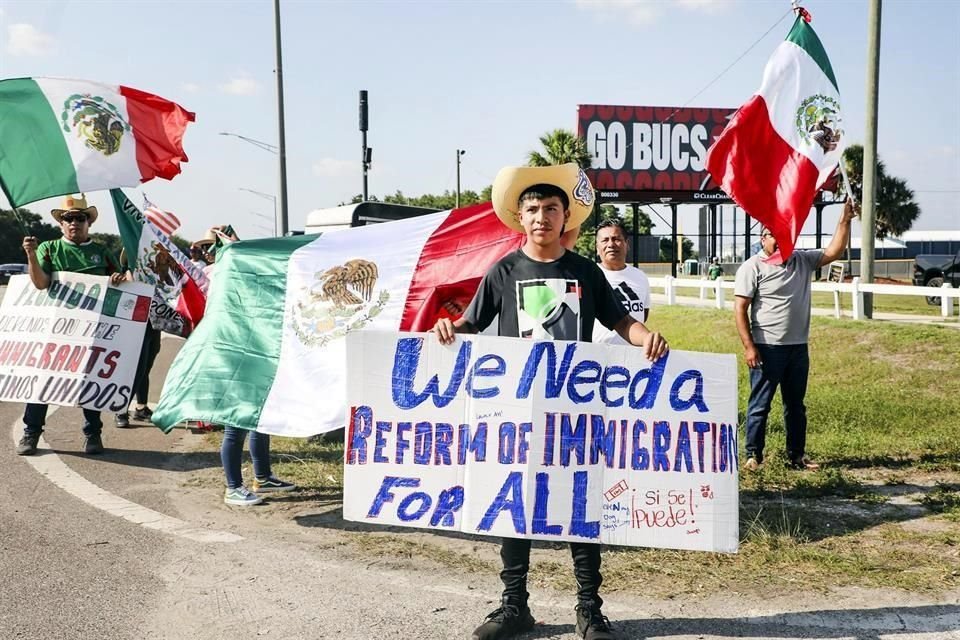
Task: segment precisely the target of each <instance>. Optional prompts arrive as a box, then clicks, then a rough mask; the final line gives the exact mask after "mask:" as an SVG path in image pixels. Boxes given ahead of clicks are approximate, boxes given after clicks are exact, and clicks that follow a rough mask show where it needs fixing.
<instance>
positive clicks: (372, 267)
mask: <svg viewBox="0 0 960 640" xmlns="http://www.w3.org/2000/svg"><path fill="white" fill-rule="evenodd" d="M522 242H523V236H522V235H520V234H518V233H515V232H513V231H511V230H509V229H508V228H507V227H505V226H504V225H503V224H502V223H501V222H500V220H499V219H498V218H497V216H496V214H495V213H494V211H493V208H492V207H491V206H490V204H489V203H487V204H481V205H476V206H473V207H468V208H466V209H454V210H452V211H443V212H440V213H434V214H429V215H425V216H420V217H417V218H411V219H408V220H401V221H396V222H387V223H382V224H375V225H369V226H365V227H358V228H355V229H344V230H340V231H333V232H326V233H324V234H322V235H320V236H295V237H290V238H271V239H265V240H247V241H242V242H236V243H233V244H230V245H228V246H226V247H225V248H223V249H221V250H220V251H218V256H217V263H216V267H215V268H214V272H213V277H212V279H211V283H210V290H209V294H208V297H207V308H206V312H205V314H204V319H203V322H201V323H200V324H199V326H198V327H197V329H196V331H195V332H194V334H193V335H192V336H191V337H190V339H189V340H187V342H186V344H185V345H184V346H183V348H182V349H181V350H180V353H179V354H178V355H177V357H176V359H175V360H174V362H173V364H172V366H171V367H170V370H169V372H168V374H167V379H166V384H165V385H164V388H163V393H162V395H161V397H160V404H159V405H158V407H157V409H156V411H155V412H154V414H153V422H154V423H155V424H157V425H158V426H160V427H161V428H162V429H163V430H165V431H169V430H170V429H172V428H173V427H174V425H176V424H177V423H179V422H182V421H185V420H202V421H204V422H212V423H217V424H223V425H230V426H234V427H241V428H244V429H256V430H257V431H262V432H265V433H272V434H279V435H289V436H309V435H313V434H316V433H323V432H325V431H330V430H333V429H336V428H338V427H342V426H343V425H344V423H345V421H346V416H345V410H346V361H345V358H346V355H345V354H346V351H345V346H344V337H345V336H346V335H347V334H348V333H350V332H352V331H360V330H363V329H368V328H370V329H384V330H392V331H426V330H429V329H430V328H432V327H433V324H434V323H435V322H436V319H437V318H438V317H439V316H441V315H447V316H451V317H452V316H458V315H459V314H460V313H461V312H462V311H463V309H464V308H466V305H467V304H468V303H469V302H470V300H471V298H472V297H473V294H474V293H475V292H476V289H477V286H478V285H479V284H480V279H481V278H482V277H483V275H484V274H485V273H486V271H487V269H488V268H489V267H490V265H492V264H493V263H494V262H496V261H497V260H498V259H500V258H501V257H502V256H504V255H506V254H507V253H509V252H510V251H513V250H515V249H517V248H519V246H520V245H521V244H522ZM385 366H389V363H385Z"/></svg>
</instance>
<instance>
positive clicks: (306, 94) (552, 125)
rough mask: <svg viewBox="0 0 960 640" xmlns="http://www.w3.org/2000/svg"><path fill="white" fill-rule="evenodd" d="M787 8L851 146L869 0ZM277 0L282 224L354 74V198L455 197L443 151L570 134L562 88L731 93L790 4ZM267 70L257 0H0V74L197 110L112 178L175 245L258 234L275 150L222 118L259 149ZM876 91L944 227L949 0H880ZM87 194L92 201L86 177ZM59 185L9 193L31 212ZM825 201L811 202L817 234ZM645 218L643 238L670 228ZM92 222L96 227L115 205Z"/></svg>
mask: <svg viewBox="0 0 960 640" xmlns="http://www.w3.org/2000/svg"><path fill="white" fill-rule="evenodd" d="M802 4H803V5H804V6H805V7H806V8H807V9H808V10H809V11H810V12H811V13H812V14H813V23H812V26H813V27H814V29H815V30H816V31H817V33H818V34H819V36H820V39H821V40H822V41H823V44H824V47H825V48H826V50H827V52H828V54H829V56H830V59H831V63H832V65H833V69H834V72H835V74H836V77H837V81H838V84H839V87H840V95H841V98H842V104H843V111H844V122H845V126H846V131H847V133H848V134H849V138H848V139H849V141H850V142H861V143H862V142H863V139H864V119H865V111H866V97H865V84H866V52H867V10H868V3H867V1H866V0H829V1H828V0H809V1H806V2H803V3H802ZM280 6H281V25H282V41H283V83H284V101H285V116H286V118H285V123H286V147H287V194H288V195H287V197H288V209H289V226H290V228H291V229H302V228H303V226H304V222H305V220H306V216H307V213H308V212H309V211H311V210H312V209H316V208H322V207H330V206H336V205H338V204H340V203H342V202H344V201H348V200H349V199H350V198H351V197H353V196H354V195H356V194H359V193H360V192H361V190H362V178H361V168H360V156H361V134H360V132H359V130H358V92H359V91H360V90H361V89H365V90H367V91H368V92H369V104H370V124H369V132H368V144H369V146H370V147H372V148H373V165H372V169H371V172H370V174H369V192H370V194H371V195H377V196H383V195H386V194H392V193H394V192H396V191H398V190H400V191H402V192H403V193H404V194H406V195H420V194H423V193H440V192H443V191H444V190H449V191H454V190H455V189H456V170H457V165H456V150H457V149H463V150H465V151H466V153H465V154H464V155H463V156H462V157H461V166H460V171H461V188H462V189H464V190H466V189H473V190H475V191H479V190H481V189H483V188H484V187H485V186H486V185H488V184H490V183H491V182H492V181H493V177H494V176H495V175H496V173H497V171H498V170H499V169H500V168H501V167H503V166H506V165H517V164H523V163H524V162H525V159H526V155H527V153H528V152H529V151H530V150H533V149H537V148H539V143H538V138H539V137H540V136H541V135H543V134H544V133H545V132H547V131H550V130H552V129H556V128H566V129H570V130H574V131H575V130H576V126H577V120H576V116H577V105H578V104H612V105H649V106H692V107H737V106H739V105H740V104H742V103H743V102H745V101H746V100H747V99H748V98H749V97H750V96H751V95H752V94H753V93H754V92H755V91H756V90H757V89H758V88H759V86H760V81H761V77H762V72H763V68H764V65H765V64H766V61H767V59H768V58H769V56H770V55H771V53H772V52H773V50H774V49H775V48H776V46H777V45H778V44H779V42H780V41H782V40H783V39H784V38H785V37H786V34H787V32H788V31H789V29H790V26H791V23H792V20H793V16H792V14H790V13H789V9H790V4H789V2H788V1H787V0H776V1H772V0H771V1H767V0H729V1H722V0H662V1H644V0H622V1H615V0H597V1H588V0H571V1H557V2H549V1H534V0H528V1H513V2H507V1H503V2H496V1H482V2H481V1H470V0H461V1H454V0H448V1H434V2H422V1H416V0H406V1H396V2H372V1H364V0H354V1H351V2H320V1H314V0H300V1H297V2H294V1H291V0H281V3H280ZM778 21H779V22H778ZM768 30H769V33H767V34H766V35H765V36H764V34H765V33H766V32H767V31H768ZM741 56H742V57H741ZM731 65H732V66H731ZM728 67H729V70H727V69H728ZM275 68H276V63H275V54H274V19H273V2H271V1H270V0H253V1H247V2H237V1H209V0H189V1H187V0H179V1H177V0H165V1H163V2H154V1H153V0H123V1H112V0H97V1H93V0H60V1H50V2H44V1H42V0H0V78H16V77H29V76H53V77H70V78H82V79H89V80H95V81H99V82H106V83H110V84H124V85H128V86H132V87H136V88H138V89H141V90H144V91H148V92H151V93H155V94H157V95H160V96H163V97H165V98H167V99H170V100H173V101H175V102H177V103H179V104H181V105H182V106H183V107H185V108H186V109H188V110H190V111H193V112H195V113H196V115H197V120H196V122H195V123H193V124H191V125H190V127H189V128H188V130H187V133H186V136H185V138H184V147H185V149H186V152H187V155H188V156H189V162H188V163H186V164H184V165H183V173H182V174H181V175H179V176H177V177H176V178H174V179H173V180H172V181H165V180H161V179H156V180H153V181H150V182H148V183H145V184H144V185H141V187H140V188H139V189H137V188H131V189H127V190H126V191H127V193H128V195H130V196H131V199H132V200H133V201H134V202H135V203H136V204H138V205H139V204H140V203H141V202H142V195H141V193H146V194H147V195H148V196H149V198H150V199H151V200H152V201H153V202H154V203H156V204H157V205H158V206H160V207H161V208H164V209H167V210H170V211H173V212H174V213H176V214H177V215H178V216H179V218H180V220H181V221H182V223H183V227H182V230H181V232H180V233H181V235H183V236H185V237H187V238H189V239H197V238H200V237H202V236H203V233H204V230H205V229H207V228H208V227H210V226H211V225H214V224H223V223H231V224H233V226H234V227H235V228H236V230H237V231H238V233H239V234H240V236H241V237H247V238H250V237H263V236H268V235H272V233H273V220H272V218H273V212H274V208H273V207H274V203H273V200H272V198H271V196H274V195H275V194H277V193H278V191H279V186H278V185H279V171H278V160H277V156H276V155H274V154H271V153H269V152H267V151H264V150H262V149H260V148H258V147H257V146H255V145H252V144H249V143H247V142H244V141H243V140H241V139H238V138H236V137H232V136H223V135H220V133H221V132H228V133H235V134H239V135H242V136H246V137H248V138H252V139H256V140H261V141H264V142H267V143H270V144H277V140H278V127H277V116H276V113H277V110H276V80H275V75H274V70H275ZM725 70H726V71H725ZM879 95H880V102H879V116H878V118H879V133H878V148H879V153H880V157H881V159H882V160H883V161H884V163H885V164H886V167H887V170H888V172H889V173H890V174H892V175H895V176H898V177H901V178H904V179H906V180H907V182H908V184H909V186H910V187H911V188H913V189H914V190H915V192H916V199H917V201H918V203H919V204H920V206H921V210H922V213H921V216H920V218H919V219H918V220H917V222H916V223H915V224H914V229H953V230H958V229H960V204H958V202H957V201H958V199H960V127H958V122H957V121H958V105H960V1H958V0H887V1H886V2H884V3H883V15H882V35H881V58H880V93H879ZM241 189H250V190H253V191H259V192H261V193H262V194H266V196H260V195H256V194H253V193H250V192H248V191H243V190H241ZM88 197H89V199H90V201H91V202H92V203H93V204H95V205H97V206H98V208H99V209H100V210H101V212H107V213H109V212H110V211H111V210H112V206H111V205H110V199H109V196H108V195H107V194H106V192H100V193H96V194H88ZM58 201H59V199H53V200H45V201H40V202H38V203H34V204H31V205H28V208H30V209H31V210H33V211H36V212H38V213H43V214H48V212H49V210H50V209H51V208H52V206H54V205H56V204H57V202H58ZM0 205H2V206H4V207H8V206H9V204H8V203H6V202H5V200H4V198H3V196H2V195H0ZM654 209H655V210H656V212H658V213H660V215H662V216H663V217H664V218H665V219H666V220H669V214H668V212H667V211H666V210H663V208H661V207H655V208H654ZM838 213H839V212H836V211H834V210H830V209H828V213H827V214H825V220H824V228H825V231H827V232H829V231H830V230H832V229H833V227H834V226H835V224H836V219H837V215H838ZM652 215H653V219H654V222H655V223H656V226H655V228H654V233H655V234H667V233H669V232H670V230H669V226H668V225H667V223H666V221H664V220H661V219H660V218H659V217H657V215H656V214H655V213H654V214H652ZM812 218H813V216H811V220H810V221H808V224H807V226H806V227H805V229H804V231H805V232H807V233H809V232H812V224H813V223H812ZM696 219H697V218H696V208H695V207H692V206H691V207H681V211H680V220H681V222H680V226H681V230H682V231H686V232H687V233H695V232H696V231H695V229H696V226H697V223H696ZM726 224H727V226H726V230H727V231H728V232H729V230H730V224H731V222H729V218H728V222H727V223H726ZM741 224H742V222H741ZM93 231H105V232H116V223H115V221H114V219H113V216H112V215H106V216H101V217H100V220H99V221H98V224H97V225H96V227H94V228H93ZM858 233H859V230H858V229H857V227H856V226H855V227H854V234H858Z"/></svg>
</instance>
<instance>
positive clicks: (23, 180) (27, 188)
mask: <svg viewBox="0 0 960 640" xmlns="http://www.w3.org/2000/svg"><path fill="white" fill-rule="evenodd" d="M0 187H2V188H3V192H4V194H5V195H6V196H7V200H9V201H10V204H11V205H12V206H13V207H14V208H16V207H20V206H23V205H24V204H27V203H28V202H34V201H35V200H40V199H42V198H47V197H49V196H52V195H62V194H65V193H77V192H78V191H80V189H79V188H78V187H77V173H76V170H75V169H74V166H73V159H72V158H71V157H70V151H69V150H68V149H67V144H66V142H64V139H63V131H62V129H61V128H60V117H59V115H58V114H56V113H54V111H53V108H52V107H51V106H50V103H49V102H47V98H46V96H45V95H44V93H43V92H42V91H41V90H40V87H39V86H38V85H37V83H36V82H34V81H33V80H31V79H30V78H18V79H15V80H3V81H2V82H0Z"/></svg>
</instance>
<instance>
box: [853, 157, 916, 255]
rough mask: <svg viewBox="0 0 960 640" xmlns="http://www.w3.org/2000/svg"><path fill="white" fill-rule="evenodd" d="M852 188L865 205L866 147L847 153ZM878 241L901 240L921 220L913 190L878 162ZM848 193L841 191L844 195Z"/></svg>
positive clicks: (859, 200)
mask: <svg viewBox="0 0 960 640" xmlns="http://www.w3.org/2000/svg"><path fill="white" fill-rule="evenodd" d="M843 161H844V163H845V164H846V169H847V176H848V177H849V178H850V187H851V189H853V193H854V195H855V196H856V198H857V201H858V202H863V146H862V145H859V144H855V145H851V146H849V147H847V149H846V151H844V152H843ZM877 185H878V187H877V202H876V218H877V228H876V235H877V238H878V239H880V240H883V239H884V238H886V237H887V236H888V235H895V236H899V235H902V234H903V233H904V232H905V231H909V230H910V227H912V226H913V223H914V222H916V220H917V218H918V217H919V216H920V206H919V205H918V204H917V203H916V202H915V201H914V200H913V195H914V194H913V189H911V188H910V187H908V186H907V182H906V181H905V180H903V179H901V178H895V177H893V176H888V175H887V171H886V167H885V166H884V164H883V162H881V161H880V160H877ZM843 191H844V189H843V188H842V187H841V189H840V192H841V193H843Z"/></svg>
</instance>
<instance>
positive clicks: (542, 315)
mask: <svg viewBox="0 0 960 640" xmlns="http://www.w3.org/2000/svg"><path fill="white" fill-rule="evenodd" d="M498 315H499V318H500V320H499V326H498V327H497V328H498V332H497V333H498V334H499V335H501V336H510V337H514V338H518V337H519V338H533V339H537V340H580V341H582V342H590V340H591V337H592V336H593V322H594V320H599V321H600V323H601V324H603V326H605V327H607V328H608V329H613V327H614V326H615V325H616V324H617V323H618V322H620V320H622V319H623V317H624V316H626V315H627V311H626V309H624V308H623V305H622V304H621V303H620V301H619V300H617V298H616V296H615V295H614V293H613V289H611V288H610V285H609V284H608V283H607V279H606V278H605V277H604V276H603V272H601V271H600V268H599V267H597V265H596V264H594V263H593V262H592V261H590V260H587V259H586V258H584V257H583V256H580V255H577V254H576V253H574V252H573V251H566V252H564V254H563V255H562V256H561V257H560V258H558V259H557V260H554V261H553V262H537V261H536V260H532V259H531V258H530V257H529V256H527V254H525V253H524V252H523V250H522V249H518V250H516V251H514V252H513V253H511V254H508V255H506V256H504V257H503V258H501V259H500V260H499V261H498V262H497V263H496V264H495V265H493V266H492V267H491V268H490V270H489V271H487V274H486V275H485V276H484V277H483V281H482V282H481V283H480V288H479V289H477V295H475V296H474V298H473V300H472V301H471V302H470V306H469V307H467V310H466V311H465V312H464V314H463V317H464V319H465V320H466V321H467V322H469V323H470V324H472V325H473V326H475V327H476V328H477V329H478V330H479V331H483V330H484V329H485V328H487V326H489V325H490V323H491V322H493V319H494V318H495V317H497V316H498Z"/></svg>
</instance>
